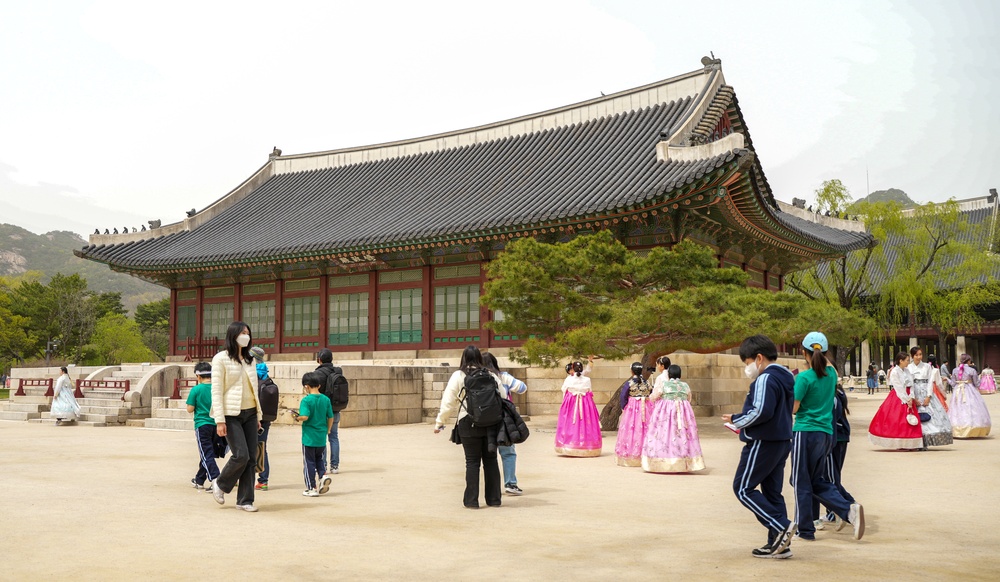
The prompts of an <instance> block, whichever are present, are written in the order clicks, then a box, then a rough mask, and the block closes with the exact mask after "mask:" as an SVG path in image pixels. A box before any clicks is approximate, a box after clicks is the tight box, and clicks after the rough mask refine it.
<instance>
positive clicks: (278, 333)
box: [274, 279, 285, 354]
mask: <svg viewBox="0 0 1000 582" xmlns="http://www.w3.org/2000/svg"><path fill="white" fill-rule="evenodd" d="M274 286H275V289H276V290H277V295H276V296H275V299H274V349H275V350H277V353H279V354H280V353H282V352H283V351H284V350H283V347H284V346H283V344H284V341H283V338H284V333H285V324H284V322H283V320H284V315H285V282H284V281H283V280H282V279H275V283H274Z"/></svg>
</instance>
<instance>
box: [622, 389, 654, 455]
mask: <svg viewBox="0 0 1000 582" xmlns="http://www.w3.org/2000/svg"><path fill="white" fill-rule="evenodd" d="M652 412H653V403H652V402H650V401H649V400H647V399H645V398H629V399H628V404H626V405H625V410H623V411H622V416H621V419H620V420H619V421H618V440H617V441H616V442H615V462H616V463H617V464H618V466H619V467H639V466H641V465H642V444H643V443H644V442H646V428H647V427H648V426H649V418H650V414H652Z"/></svg>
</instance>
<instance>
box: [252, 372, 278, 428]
mask: <svg viewBox="0 0 1000 582" xmlns="http://www.w3.org/2000/svg"><path fill="white" fill-rule="evenodd" d="M257 399H258V400H259V401H260V412H261V414H262V415H263V416H261V420H267V421H275V420H277V419H278V385H277V384H275V383H274V381H273V380H271V377H270V376H264V378H263V379H262V380H261V381H260V388H259V389H258V392H257Z"/></svg>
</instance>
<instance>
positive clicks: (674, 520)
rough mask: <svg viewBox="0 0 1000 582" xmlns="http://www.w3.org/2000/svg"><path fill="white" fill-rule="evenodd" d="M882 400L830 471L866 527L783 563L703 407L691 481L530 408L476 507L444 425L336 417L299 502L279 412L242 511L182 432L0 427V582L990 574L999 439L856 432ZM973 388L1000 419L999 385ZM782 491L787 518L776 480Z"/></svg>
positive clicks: (296, 469) (294, 444) (292, 441)
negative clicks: (210, 489) (567, 429)
mask: <svg viewBox="0 0 1000 582" xmlns="http://www.w3.org/2000/svg"><path fill="white" fill-rule="evenodd" d="M884 397H885V393H882V394H880V395H878V396H873V397H869V396H867V395H855V394H851V399H850V407H851V412H852V416H851V422H852V425H853V427H854V435H853V439H854V440H853V441H852V443H851V446H850V448H849V450H848V456H847V465H846V467H845V471H844V474H845V485H846V487H847V488H848V490H849V491H851V492H852V493H853V494H854V496H855V497H857V498H858V500H859V501H860V502H861V503H863V504H864V506H865V514H866V517H867V523H868V525H867V530H866V533H865V537H864V539H863V540H862V541H860V542H856V541H854V540H852V539H851V537H850V533H849V529H846V528H845V530H844V531H843V532H841V533H837V532H833V531H830V530H827V531H821V532H818V541H816V542H813V543H806V542H797V543H795V544H794V545H793V552H794V554H795V557H794V558H792V559H791V560H758V559H753V558H751V557H750V550H751V549H752V548H753V547H755V546H759V545H761V544H762V543H763V541H764V530H763V529H762V528H761V527H760V526H759V525H758V524H757V522H756V521H755V520H754V519H753V517H752V516H751V515H750V513H749V512H748V511H746V510H745V509H744V508H743V507H742V506H741V505H740V504H739V503H738V502H737V501H736V499H735V497H734V496H733V493H732V478H733V472H734V471H735V468H736V462H737V460H738V455H739V448H740V444H739V442H738V440H737V439H736V438H735V436H734V435H732V434H731V433H729V432H728V431H726V430H725V429H724V428H722V426H721V423H720V422H717V421H715V420H713V419H699V421H700V423H701V425H700V428H701V433H702V447H703V450H704V456H705V461H706V463H707V465H708V469H707V470H706V471H704V472H703V474H697V475H651V474H645V473H643V472H642V470H641V469H638V468H622V467H617V466H615V462H614V452H613V451H614V438H615V437H614V434H607V435H605V440H604V455H603V456H601V457H600V458H591V459H569V458H559V457H556V456H555V455H554V454H553V452H552V439H553V430H552V428H551V422H550V421H548V419H537V420H536V421H534V422H533V425H534V426H533V429H534V432H533V433H532V436H531V438H530V440H529V441H528V442H527V443H525V444H524V445H518V470H517V474H518V481H519V483H520V485H521V487H522V488H523V489H524V491H525V495H524V496H522V497H510V496H505V497H504V505H503V507H500V508H487V507H485V503H483V505H484V508H483V509H480V510H478V511H470V510H467V509H464V508H463V507H462V503H461V497H462V488H463V483H464V481H463V475H464V460H463V456H462V451H461V448H460V447H457V446H455V445H453V444H451V443H450V442H448V434H447V431H445V432H442V433H441V434H438V435H434V434H433V433H432V431H431V427H430V426H429V425H403V426H391V427H367V428H350V429H344V430H341V439H342V453H341V456H342V466H341V473H340V474H339V475H334V481H333V487H332V490H331V494H329V495H327V496H323V497H320V498H306V497H303V496H302V495H301V492H302V489H303V484H302V483H301V473H302V469H301V454H300V449H299V431H298V429H297V428H294V427H283V426H275V427H273V428H272V430H271V439H270V442H269V443H268V444H269V445H270V451H271V488H270V491H267V492H258V493H257V505H258V507H259V508H260V512H259V513H256V514H248V513H245V512H242V511H238V510H236V509H235V506H234V504H235V492H234V494H233V495H229V496H227V504H226V505H225V506H224V507H220V506H219V505H217V504H216V503H215V502H214V501H213V500H212V496H211V495H207V494H205V493H202V492H196V491H195V490H194V489H193V488H192V487H191V486H190V483H189V481H190V479H191V477H192V476H194V473H195V470H196V468H197V467H196V461H197V452H196V448H195V442H194V435H192V434H188V433H179V432H168V431H154V430H145V429H138V428H127V427H116V428H89V427H75V426H65V427H54V426H52V425H47V424H29V423H23V422H0V442H2V450H0V484H2V485H0V521H2V526H0V548H2V554H0V555H2V556H3V557H2V566H0V567H2V574H0V579H5V580H31V579H47V580H57V579H64V580H82V579H87V580H146V579H148V580H200V581H203V580H231V579H244V580H273V581H277V580H326V579H334V578H336V579H341V580H361V579H364V580H433V581H446V580H458V579H473V578H497V579H500V578H502V579H513V580H569V579H577V580H654V579H656V580H662V579H666V578H670V579H699V580H723V579H725V580H733V579H737V578H738V579H750V578H761V579H767V578H772V577H774V576H780V577H781V579H793V577H794V579H797V580H825V579H835V580H871V579H904V578H905V579H908V580H948V579H961V580H995V579H997V568H998V565H1000V558H998V548H997V543H998V541H1000V534H998V533H997V532H998V524H1000V502H998V501H997V495H998V494H997V489H998V485H1000V438H998V437H996V436H994V437H991V438H988V439H985V440H977V441H956V443H955V445H953V446H951V447H945V448H943V449H932V450H931V451H929V452H925V453H920V452H911V453H904V452H891V451H882V450H878V449H875V448H874V447H872V446H871V445H870V444H869V443H868V440H867V437H866V434H867V433H866V427H867V424H868V422H869V420H870V419H871V417H872V415H873V414H874V412H875V410H876V408H877V407H878V405H879V404H880V403H881V401H882V399H883V398H884ZM986 401H987V403H988V405H989V407H990V411H991V414H992V415H993V418H994V419H996V421H997V425H1000V396H987V397H986ZM997 432H998V426H994V433H997ZM786 471H787V469H786ZM786 483H787V481H786ZM785 500H786V502H787V503H789V512H791V509H792V508H791V503H792V502H793V496H792V494H791V488H790V487H788V486H787V485H786V489H785ZM237 564H242V565H241V566H237ZM237 568H244V569H245V574H243V573H240V572H239V570H237Z"/></svg>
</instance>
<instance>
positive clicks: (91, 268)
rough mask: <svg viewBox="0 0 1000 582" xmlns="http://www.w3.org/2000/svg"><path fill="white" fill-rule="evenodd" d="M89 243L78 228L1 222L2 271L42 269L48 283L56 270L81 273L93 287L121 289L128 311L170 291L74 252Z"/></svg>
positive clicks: (3, 272)
mask: <svg viewBox="0 0 1000 582" xmlns="http://www.w3.org/2000/svg"><path fill="white" fill-rule="evenodd" d="M86 244H87V241H85V240H83V238H81V237H80V235H78V234H76V233H75V232H68V231H65V230H56V231H52V232H48V233H45V234H35V233H33V232H30V231H27V230H25V229H23V228H21V227H19V226H14V225H12V224H0V275H19V274H21V273H23V272H25V271H41V272H42V273H43V274H44V277H43V279H42V282H43V283H48V281H49V279H51V278H52V276H53V275H55V274H56V273H62V274H63V275H72V274H73V273H79V274H80V276H81V277H83V278H85V279H86V280H87V284H88V286H89V287H90V289H91V290H92V291H97V292H99V293H104V292H114V291H118V292H120V293H121V294H122V303H124V304H125V308H126V309H128V310H129V311H134V310H135V306H136V305H138V304H139V303H146V302H149V301H155V300H157V299H162V298H164V297H166V296H167V295H168V291H167V290H166V289H165V288H163V287H160V286H159V285H153V284H152V283H147V282H146V281H143V280H141V279H137V278H135V277H131V276H129V275H125V274H122V273H115V272H114V271H112V270H111V269H109V268H108V267H107V266H105V265H102V264H100V263H95V262H93V261H85V260H83V259H81V258H79V257H76V256H74V255H73V251H74V250H76V249H80V248H83V247H84V246H85V245H86Z"/></svg>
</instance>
